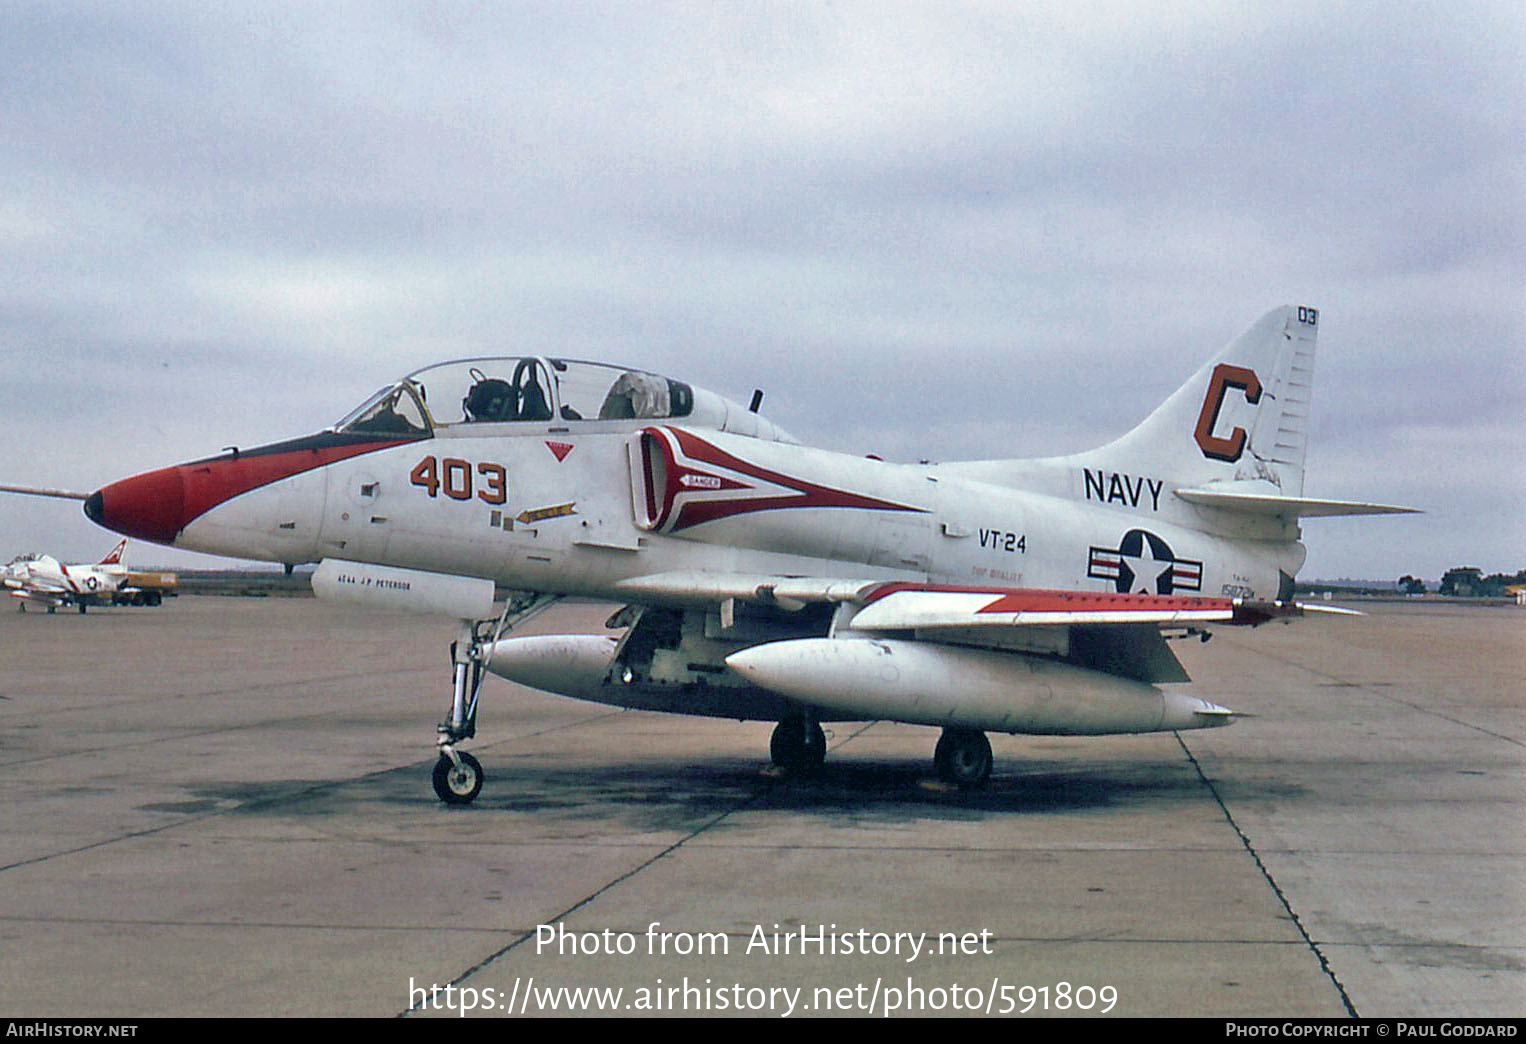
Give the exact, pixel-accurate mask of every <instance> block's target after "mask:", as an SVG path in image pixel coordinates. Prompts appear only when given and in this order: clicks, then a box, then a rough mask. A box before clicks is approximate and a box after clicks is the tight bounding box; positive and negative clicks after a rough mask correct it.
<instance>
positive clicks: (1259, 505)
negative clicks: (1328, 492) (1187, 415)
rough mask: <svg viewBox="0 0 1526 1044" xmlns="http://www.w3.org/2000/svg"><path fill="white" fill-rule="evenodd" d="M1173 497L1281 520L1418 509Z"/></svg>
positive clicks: (1231, 496)
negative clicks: (1275, 517) (1276, 517)
mask: <svg viewBox="0 0 1526 1044" xmlns="http://www.w3.org/2000/svg"><path fill="white" fill-rule="evenodd" d="M1176 495H1177V496H1178V497H1181V498H1182V499H1183V500H1185V501H1187V502H1188V503H1189V504H1201V505H1203V506H1204V507H1214V508H1222V509H1223V510H1225V511H1238V512H1240V513H1241V514H1246V515H1264V516H1278V517H1282V518H1332V517H1335V516H1339V515H1412V514H1418V513H1419V511H1420V509H1419V508H1411V507H1398V506H1395V505H1393V504H1367V503H1363V502H1361V501H1356V500H1316V499H1314V498H1313V497H1283V496H1275V495H1270V494H1266V493H1229V492H1224V491H1222V490H1214V489H1179V490H1177V491H1176Z"/></svg>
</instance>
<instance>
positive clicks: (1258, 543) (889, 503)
mask: <svg viewBox="0 0 1526 1044" xmlns="http://www.w3.org/2000/svg"><path fill="white" fill-rule="evenodd" d="M1317 326H1318V314H1317V312H1316V311H1315V310H1314V309H1312V308H1307V307H1285V308H1279V309H1277V310H1276V311H1273V312H1271V313H1270V314H1269V315H1267V316H1266V317H1265V318H1263V319H1262V320H1261V321H1260V322H1258V323H1257V324H1256V325H1255V326H1253V327H1252V328H1251V329H1250V330H1249V331H1248V332H1246V333H1245V334H1244V335H1242V336H1241V337H1239V338H1237V339H1236V340H1234V341H1233V342H1231V343H1230V344H1229V345H1228V346H1227V347H1226V348H1224V349H1223V351H1221V352H1220V353H1219V354H1218V355H1217V356H1216V357H1214V358H1213V359H1211V360H1209V362H1208V363H1207V364H1206V365H1204V366H1203V368H1202V369H1200V370H1199V371H1198V372H1197V373H1196V374H1194V375H1193V376H1192V378H1191V379H1190V380H1188V381H1187V383H1186V384H1184V385H1182V387H1181V388H1180V389H1179V390H1178V391H1177V392H1176V393H1175V394H1174V395H1172V396H1171V397H1170V398H1169V399H1167V400H1166V402H1165V403H1164V404H1163V405H1161V406H1160V407H1159V408H1158V409H1157V410H1155V412H1154V413H1152V414H1150V416H1148V417H1147V418H1146V419H1145V420H1144V422H1143V423H1141V424H1140V425H1139V426H1138V427H1136V428H1135V429H1134V430H1133V431H1131V432H1129V433H1127V434H1125V435H1123V436H1122V437H1121V438H1118V439H1116V440H1115V441H1113V442H1110V443H1108V444H1107V445H1105V446H1103V447H1101V448H1100V449H1096V450H1091V451H1089V452H1085V453H1080V454H1076V455H1074V456H1067V457H1056V458H1047V459H1036V460H986V461H978V462H974V463H960V464H926V463H923V464H893V463H887V462H884V461H881V460H878V459H874V458H863V457H854V456H849V455H845V454H841V453H833V452H828V451H825V450H819V449H811V448H807V447H805V446H802V445H800V444H799V443H798V442H797V441H796V440H795V439H794V438H792V437H791V436H790V435H788V434H787V433H785V432H784V431H782V430H781V429H779V428H778V427H777V426H775V425H774V424H773V423H771V422H770V421H768V420H767V419H765V418H764V417H763V416H761V415H760V414H759V413H758V412H757V406H758V399H759V397H758V396H756V395H755V397H754V399H753V404H752V407H751V408H743V407H742V406H740V405H738V404H737V403H735V402H732V401H730V400H728V399H725V398H722V397H721V396H719V395H716V394H713V393H711V392H708V391H705V390H704V389H701V388H696V387H693V386H691V385H688V384H684V383H682V382H679V381H676V380H671V379H669V378H666V377H660V376H657V375H654V374H649V373H644V372H641V371H638V370H629V369H625V368H621V367H611V366H607V365H603V364H598V363H589V362H580V361H575V360H572V359H562V358H532V357H523V358H503V359H468V360H461V361H456V362H448V363H442V364H439V365H436V366H431V367H428V368H426V369H422V370H419V371H417V372H415V373H412V374H410V375H408V376H407V377H405V378H403V379H402V380H400V381H398V382H397V383H395V384H392V385H389V386H387V387H386V388H383V389H382V390H381V391H379V392H377V393H376V394H375V395H373V396H372V397H371V398H370V399H368V400H367V401H366V402H364V403H363V404H362V405H361V406H360V407H358V408H357V409H356V410H354V411H353V412H352V413H350V414H349V415H348V416H346V417H345V418H344V419H343V420H341V421H340V422H338V423H337V424H336V425H335V426H334V427H332V428H330V429H328V430H326V431H323V432H321V433H319V434H317V435H312V436H308V437H305V438H300V439H296V440H293V441H290V442H283V443H277V444H275V445H270V446H261V447H259V448H257V449H249V450H238V449H234V450H232V451H230V452H226V453H223V454H221V455H219V456H215V457H209V458H207V459H204V460H199V461H195V462H192V463H189V464H181V465H177V466H174V467H168V468H163V469H161V470H158V471H152V472H148V473H146V474H143V475H138V476H136V477H134V478H129V479H124V480H122V481H120V482H115V483H113V484H111V485H109V486H106V487H105V488H103V489H101V490H99V491H97V492H95V493H94V494H92V495H91V496H90V497H89V498H88V500H87V501H86V503H85V511H86V513H87V514H88V515H89V517H90V518H92V519H94V520H95V521H97V522H98V523H100V524H101V525H104V526H106V527H108V528H110V529H113V530H116V531H117V532H120V533H124V534H126V535H128V536H132V537H138V538H142V539H145V540H152V541H156V542H158V543H161V544H167V545H170V546H173V547H182V548H189V549H193V550H197V551H206V552H211V553H214V554H223V555H230V556H236V557H241V558H258V559H266V560H269V561H273V562H282V563H286V564H288V565H290V564H292V563H297V562H314V561H316V562H318V563H319V566H318V569H317V571H316V572H315V574H314V579H313V586H314V588H315V589H316V591H317V592H318V593H319V595H321V596H324V597H329V598H334V599H338V600H344V601H351V602H358V603H362V604H368V605H377V606H391V607H398V608H407V609H415V610H419V611H423V612H436V613H439V612H443V613H448V614H450V615H453V616H455V617H458V618H459V619H460V620H461V624H460V628H459V633H458V640H457V642H456V644H455V645H454V646H453V653H452V656H453V663H454V679H453V694H452V702H451V708H450V713H449V716H448V718H447V719H446V721H444V722H443V723H442V724H441V725H440V726H439V731H438V746H439V750H440V758H439V760H438V762H437V764H436V767H435V772H434V785H435V789H436V791H437V793H438V794H439V796H440V797H441V798H442V799H443V800H445V801H447V802H452V803H464V802H469V801H471V800H472V799H473V798H475V797H476V795H477V793H478V791H479V790H480V788H481V786H482V779H483V777H482V769H481V766H480V765H479V764H478V762H477V761H476V759H474V758H473V757H472V756H471V755H470V754H468V753H466V752H465V751H464V750H462V749H461V745H462V744H463V743H464V742H465V741H466V740H468V739H470V738H472V737H473V736H474V735H475V734H476V728H477V707H478V700H479V696H480V692H481V686H482V680H483V677H484V674H485V672H491V673H496V674H499V675H502V676H503V677H506V678H510V679H513V680H516V681H519V682H522V683H524V684H527V685H531V686H533V687H537V688H541V689H546V690H549V691H551V692H557V693H563V694H566V695H569V696H573V697H577V698H581V699H588V700H595V701H598V702H601V703H607V704H613V705H616V706H621V707H633V708H643V709H653V710H663V711H672V712H676V713H683V714H701V715H712V716H717V717H728V718H738V719H757V720H770V721H775V722H777V723H778V725H777V727H776V728H775V730H774V734H773V741H772V743H771V748H770V749H771V754H772V756H773V759H774V761H775V762H777V763H779V764H780V765H783V766H787V767H790V768H793V769H804V768H810V767H813V766H815V765H818V764H819V763H820V762H821V760H822V757H823V754H824V751H825V737H824V733H823V730H822V728H821V723H822V722H824V721H840V720H876V719H888V720H894V721H902V722H912V723H918V724H925V725H932V726H936V727H939V728H941V729H942V736H941V738H940V740H939V741H938V744H937V750H936V755H935V762H936V766H937V769H938V773H939V775H940V776H941V777H942V778H943V779H945V780H947V781H949V782H951V783H954V784H957V785H959V786H961V787H978V786H982V785H984V784H985V782H986V781H987V779H988V778H989V776H990V774H991V767H992V756H991V748H990V744H989V743H988V742H987V740H986V737H985V733H986V732H987V731H990V730H996V731H1001V732H1009V733H1036V734H1103V733H1133V732H1151V731H1161V730H1176V729H1195V728H1210V727H1214V726H1218V725H1225V724H1228V723H1229V722H1231V721H1233V720H1234V716H1235V715H1234V712H1233V711H1231V710H1229V709H1227V708H1225V707H1223V706H1220V705H1218V704H1217V703H1213V702H1210V701H1208V700H1205V699H1202V698H1200V697H1199V696H1197V695H1193V694H1191V693H1184V692H1181V691H1177V690H1173V689H1170V688H1162V687H1161V686H1168V685H1169V684H1170V683H1176V682H1185V681H1187V680H1188V678H1187V675H1186V673H1185V671H1183V669H1182V667H1181V665H1180V663H1179V662H1178V661H1177V659H1176V657H1175V655H1174V654H1173V653H1172V652H1171V650H1170V649H1169V647H1168V646H1167V644H1166V638H1167V637H1179V636H1186V635H1199V634H1202V633H1203V630H1204V628H1206V627H1208V626H1210V625H1236V624H1257V623H1261V622H1264V621H1266V620H1269V619H1273V618H1275V617H1279V616H1286V615H1294V614H1297V613H1298V612H1300V608H1299V607H1297V606H1295V605H1294V604H1293V602H1292V591H1293V577H1294V575H1295V573H1296V572H1297V570H1298V568H1299V567H1300V566H1301V565H1302V563H1303V560H1304V553H1305V552H1304V547H1303V545H1302V544H1301V543H1300V542H1299V537H1300V531H1299V524H1298V523H1299V519H1300V518H1303V517H1309V516H1321V515H1353V514H1375V513H1386V512H1394V511H1404V510H1407V509H1403V508H1391V507H1386V506H1383V505H1376V504H1365V503H1353V502H1347V501H1332V500H1319V499H1311V498H1308V497H1305V496H1304V495H1303V485H1304V456H1305V445H1306V442H1307V438H1308V432H1309V403H1310V386H1311V379H1312V368H1313V360H1314V345H1315V335H1316V332H1317ZM495 585H497V587H499V588H507V589H509V590H510V591H511V592H513V593H512V594H511V595H510V597H508V599H507V600H506V602H505V604H504V606H503V608H502V609H501V610H499V609H495V607H494V597H495ZM563 596H587V597H595V598H603V599H612V600H617V601H619V602H622V603H625V605H626V608H624V609H622V610H621V611H619V612H617V613H616V614H615V615H614V616H613V617H612V618H611V619H610V621H609V628H610V631H611V634H610V635H609V636H603V635H558V636H542V637H525V638H514V637H508V635H509V633H510V631H511V630H512V628H513V627H514V626H515V625H516V624H518V623H520V622H522V621H523V620H525V619H527V618H528V617H529V616H530V615H532V614H534V613H536V612H538V611H539V610H540V609H542V608H544V607H545V606H546V605H548V604H550V603H551V602H552V601H554V600H555V599H556V598H559V597H563Z"/></svg>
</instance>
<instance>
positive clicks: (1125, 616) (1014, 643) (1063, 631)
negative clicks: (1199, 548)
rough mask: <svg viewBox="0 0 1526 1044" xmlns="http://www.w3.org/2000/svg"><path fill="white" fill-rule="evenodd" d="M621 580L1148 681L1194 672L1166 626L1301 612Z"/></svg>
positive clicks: (732, 606)
mask: <svg viewBox="0 0 1526 1044" xmlns="http://www.w3.org/2000/svg"><path fill="white" fill-rule="evenodd" d="M618 587H619V588H620V590H621V591H622V592H623V593H626V594H628V595H629V596H630V597H631V598H632V600H633V601H637V602H640V603H643V604H648V605H652V604H657V605H666V606H671V607H678V608H687V609H695V608H701V607H709V606H716V605H719V606H720V620H721V622H722V626H723V627H725V626H729V625H728V624H727V623H726V621H728V620H732V619H734V618H735V614H736V612H737V606H739V605H741V606H754V607H761V608H763V609H767V610H775V611H778V610H782V611H783V613H784V615H790V614H801V615H805V614H803V613H802V611H803V610H805V609H806V607H808V606H812V605H819V604H821V603H827V604H829V605H830V606H831V607H832V612H831V615H830V634H831V636H834V637H849V636H851V634H852V633H853V632H859V633H860V634H861V635H862V636H866V637H867V636H881V637H896V638H905V637H910V638H911V639H912V640H914V641H918V642H926V643H935V644H942V645H954V646H961V647H976V648H984V649H991V650H996V651H999V652H1009V653H1022V654H1027V655H1031V656H1044V657H1049V658H1053V659H1057V660H1062V661H1065V662H1067V663H1071V664H1074V665H1076V666H1080V667H1085V668H1087V669H1090V670H1094V671H1100V672H1102V673H1105V674H1111V675H1114V676H1116V677H1120V678H1126V679H1129V680H1131V681H1140V682H1145V683H1149V684H1156V683H1162V682H1183V681H1189V680H1190V679H1189V678H1188V676H1187V673H1186V671H1185V670H1184V669H1183V668H1182V666H1181V664H1180V662H1179V661H1178V660H1177V659H1176V656H1175V655H1174V654H1173V653H1172V652H1171V651H1170V649H1169V648H1168V647H1167V645H1166V638H1165V635H1166V633H1167V632H1170V633H1172V634H1173V635H1174V636H1180V635H1187V634H1200V633H1203V632H1202V628H1204V627H1207V626H1210V625H1232V626H1238V625H1255V624H1260V623H1265V622H1266V621H1268V620H1271V619H1275V618H1278V617H1284V616H1292V615H1298V614H1299V613H1300V612H1301V611H1302V609H1301V607H1300V606H1297V605H1294V604H1292V603H1280V602H1248V601H1244V600H1241V599H1232V598H1189V597H1182V596H1171V595H1142V594H1111V593H1108V594H1101V593H1097V594H1094V593H1090V592H1079V591H1046V590H1034V589H1022V588H1001V587H960V586H951V585H944V584H926V583H905V582H885V581H882V580H866V579H853V578H848V577H838V578H830V577H791V576H770V575H765V574H740V573H706V572H697V571H696V572H671V573H659V574H653V575H650V576H643V577H638V578H635V579H632V580H627V581H624V582H622V583H621V584H619V585H618Z"/></svg>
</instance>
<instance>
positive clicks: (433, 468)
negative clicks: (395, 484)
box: [408, 457, 509, 504]
mask: <svg viewBox="0 0 1526 1044" xmlns="http://www.w3.org/2000/svg"><path fill="white" fill-rule="evenodd" d="M474 474H475V475H480V476H481V479H482V480H481V482H480V483H477V482H475V481H474V478H473V476H474ZM408 481H410V482H412V483H413V484H414V485H415V486H418V487H419V488H420V489H422V490H424V491H425V492H426V493H428V494H429V495H430V496H431V497H437V496H439V495H440V494H441V493H442V492H443V493H444V494H445V495H446V496H447V497H449V498H450V499H452V500H471V499H472V497H473V496H475V497H476V498H477V499H478V500H480V501H482V502H483V503H485V504H502V503H504V502H505V501H506V500H508V499H509V477H508V472H506V471H505V470H504V467H503V465H502V464H489V463H482V464H478V465H477V466H476V468H475V470H474V469H473V468H472V465H471V464H470V463H469V462H468V461H464V460H458V459H457V458H455V457H446V458H445V459H444V460H440V461H437V460H435V459H434V458H433V457H425V458H424V459H423V460H421V461H419V462H418V464H417V465H416V466H415V467H414V469H413V470H412V471H410V472H409V473H408ZM478 485H480V487H481V488H475V487H476V486H478Z"/></svg>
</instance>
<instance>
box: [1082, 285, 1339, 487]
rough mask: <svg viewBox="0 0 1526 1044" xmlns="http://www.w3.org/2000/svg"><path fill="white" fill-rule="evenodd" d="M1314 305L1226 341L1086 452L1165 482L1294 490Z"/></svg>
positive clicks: (1273, 315)
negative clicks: (1124, 430) (1125, 426)
mask: <svg viewBox="0 0 1526 1044" xmlns="http://www.w3.org/2000/svg"><path fill="white" fill-rule="evenodd" d="M1318 325H1319V312H1318V311H1317V310H1316V309H1313V308H1307V307H1301V306H1300V307H1294V306H1291V305H1290V306H1286V307H1283V308H1278V309H1276V310H1275V311H1272V312H1269V313H1267V314H1266V315H1265V316H1264V317H1262V319H1261V321H1260V322H1258V323H1256V325H1254V326H1252V327H1251V328H1250V329H1249V330H1247V331H1246V332H1245V333H1243V334H1241V335H1240V336H1239V337H1237V338H1235V339H1234V340H1233V341H1231V342H1230V343H1229V344H1228V345H1227V346H1226V347H1225V348H1224V350H1223V351H1221V352H1219V354H1218V355H1216V356H1215V357H1214V358H1212V359H1210V360H1209V361H1208V362H1207V363H1205V364H1204V366H1203V368H1202V369H1201V370H1199V371H1198V372H1197V373H1195V374H1193V375H1192V378H1191V379H1190V380H1188V381H1187V383H1186V384H1183V385H1182V386H1181V387H1180V388H1178V389H1177V390H1176V392H1175V394H1173V395H1172V396H1171V397H1170V398H1169V399H1167V400H1166V401H1165V402H1164V403H1163V404H1162V405H1161V406H1160V408H1159V409H1157V410H1156V411H1155V412H1154V413H1152V414H1150V416H1148V417H1146V418H1145V419H1144V421H1143V422H1142V423H1141V424H1140V425H1139V426H1138V427H1136V428H1135V429H1134V430H1133V431H1131V432H1129V433H1128V434H1126V435H1124V436H1123V437H1122V438H1120V439H1117V440H1115V441H1113V442H1111V443H1109V444H1108V445H1106V446H1104V447H1102V448H1101V449H1098V450H1093V451H1092V452H1091V453H1087V454H1082V456H1083V457H1091V456H1093V455H1095V456H1096V457H1098V458H1099V459H1102V460H1106V461H1107V462H1108V466H1109V467H1110V468H1125V467H1127V468H1132V469H1134V470H1137V471H1138V472H1139V473H1141V474H1155V475H1163V476H1169V480H1170V483H1171V485H1173V486H1176V487H1178V488H1180V487H1196V486H1203V485H1215V486H1217V485H1219V484H1221V483H1230V482H1233V483H1236V484H1237V488H1241V489H1256V490H1259V491H1261V492H1264V493H1267V494H1274V495H1277V496H1282V497H1301V496H1302V495H1303V469H1304V452H1305V449H1306V447H1307V445H1308V439H1309V399H1310V393H1311V392H1312V390H1313V381H1314V342H1315V335H1316V334H1317V333H1318Z"/></svg>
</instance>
